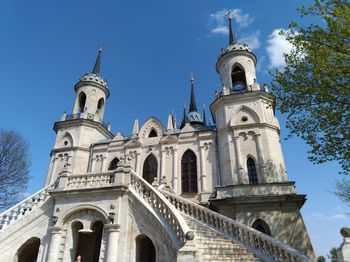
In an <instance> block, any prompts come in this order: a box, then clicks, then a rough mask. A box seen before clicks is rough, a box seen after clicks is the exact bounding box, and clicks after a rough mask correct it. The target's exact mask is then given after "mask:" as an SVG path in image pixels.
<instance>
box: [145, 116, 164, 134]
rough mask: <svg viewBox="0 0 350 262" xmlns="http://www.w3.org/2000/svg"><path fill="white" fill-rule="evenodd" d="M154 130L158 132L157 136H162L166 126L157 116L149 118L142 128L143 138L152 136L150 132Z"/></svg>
mask: <svg viewBox="0 0 350 262" xmlns="http://www.w3.org/2000/svg"><path fill="white" fill-rule="evenodd" d="M152 130H154V131H155V132H156V134H157V137H161V136H162V135H163V134H164V126H163V125H162V123H161V122H160V121H159V120H158V119H157V118H155V117H151V118H149V119H148V120H147V121H146V122H145V123H144V124H143V125H142V127H141V129H140V132H139V134H140V137H141V139H147V138H149V137H150V136H149V135H150V133H151V132H152Z"/></svg>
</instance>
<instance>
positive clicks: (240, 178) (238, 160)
mask: <svg viewBox="0 0 350 262" xmlns="http://www.w3.org/2000/svg"><path fill="white" fill-rule="evenodd" d="M233 143H234V147H235V153H236V164H237V171H238V172H237V173H238V174H237V175H238V177H237V182H238V183H239V184H243V183H244V180H245V179H244V172H243V165H242V158H241V146H240V144H239V136H234V137H233ZM233 181H234V179H233Z"/></svg>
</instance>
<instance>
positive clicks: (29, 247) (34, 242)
mask: <svg viewBox="0 0 350 262" xmlns="http://www.w3.org/2000/svg"><path fill="white" fill-rule="evenodd" d="M39 247H40V239H39V238H37V237H33V238H31V239H29V240H27V241H26V242H25V243H24V244H23V245H22V246H21V247H20V248H19V249H18V251H17V259H18V260H17V261H18V262H36V261H37V258H38V253H39Z"/></svg>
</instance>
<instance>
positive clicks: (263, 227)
mask: <svg viewBox="0 0 350 262" xmlns="http://www.w3.org/2000/svg"><path fill="white" fill-rule="evenodd" d="M252 228H254V229H256V230H258V231H260V232H261V233H264V234H266V235H268V236H271V230H270V227H269V225H268V224H267V223H266V222H265V221H264V220H262V219H260V218H258V219H257V220H255V221H254V223H253V225H252Z"/></svg>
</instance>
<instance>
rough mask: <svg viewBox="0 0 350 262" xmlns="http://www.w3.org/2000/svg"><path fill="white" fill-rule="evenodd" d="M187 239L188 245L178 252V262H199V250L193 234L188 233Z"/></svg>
mask: <svg viewBox="0 0 350 262" xmlns="http://www.w3.org/2000/svg"><path fill="white" fill-rule="evenodd" d="M185 238H186V243H185V245H184V246H183V247H182V248H181V249H180V250H179V251H178V253H177V259H176V262H187V261H193V262H197V261H199V258H198V248H197V246H196V244H195V243H194V241H193V239H194V234H193V232H192V231H188V232H187V234H186V236H185Z"/></svg>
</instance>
